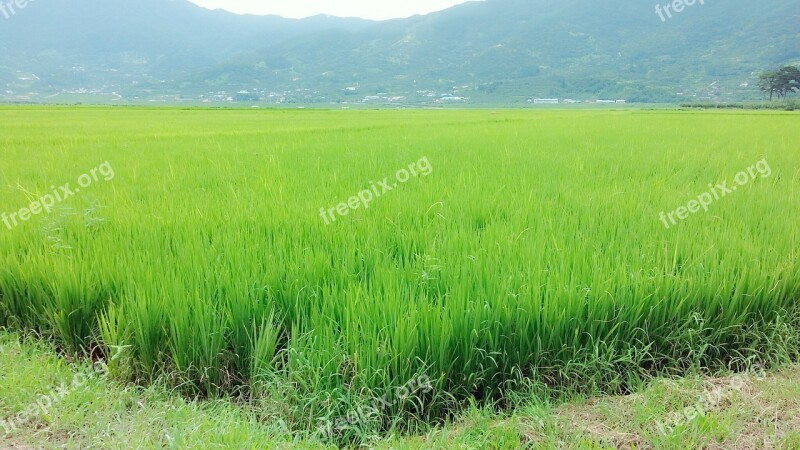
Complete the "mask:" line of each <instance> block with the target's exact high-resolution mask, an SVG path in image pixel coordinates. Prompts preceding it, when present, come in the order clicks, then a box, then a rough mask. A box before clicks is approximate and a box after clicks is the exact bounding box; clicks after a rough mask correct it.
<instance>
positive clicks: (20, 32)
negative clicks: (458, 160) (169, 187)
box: [0, 0, 800, 105]
mask: <svg viewBox="0 0 800 450" xmlns="http://www.w3.org/2000/svg"><path fill="white" fill-rule="evenodd" d="M41 5H44V3H41V2H40V3H38V4H33V3H32V4H31V5H30V6H28V7H27V8H26V9H25V10H22V11H19V12H18V13H17V14H16V15H15V16H14V17H12V18H11V19H8V20H6V21H5V22H6V23H5V24H3V25H4V27H2V28H0V51H2V53H3V54H4V55H6V57H5V58H4V60H3V61H0V82H1V83H4V84H5V89H4V90H5V91H6V93H5V97H2V96H0V100H5V101H14V100H31V101H42V98H43V97H45V96H52V95H55V97H54V98H56V100H60V99H63V98H66V97H69V95H66V94H70V93H73V95H75V94H74V92H75V91H76V90H80V89H83V90H86V91H92V90H94V91H95V92H96V93H97V94H108V93H111V92H113V93H114V94H115V95H116V96H117V99H116V100H115V101H119V102H134V103H135V102H147V101H153V100H154V99H155V100H159V101H173V102H184V101H186V102H193V101H194V102H201V103H204V102H213V103H218V102H222V103H226V102H235V101H237V100H240V101H244V102H256V103H258V102H261V103H266V104H270V103H275V104H279V103H299V104H306V103H308V104H315V103H316V104H336V105H339V104H353V103H359V104H364V103H366V104H371V103H375V104H381V105H395V104H397V105H416V104H423V105H424V104H446V103H457V104H510V105H513V104H520V103H522V104H525V103H527V102H528V101H529V100H531V99H533V98H537V97H542V98H545V97H546V98H550V97H557V98H561V99H564V98H570V97H574V98H578V99H580V100H585V99H600V98H612V99H617V98H619V99H626V100H628V101H636V102H664V101H668V102H678V101H686V100H687V99H690V100H691V99H696V100H712V101H713V100H719V101H732V100H753V99H758V98H761V94H760V93H759V92H758V90H757V88H756V87H755V85H756V81H757V80H756V78H757V73H758V72H759V71H762V70H766V69H769V68H772V67H774V66H777V65H780V64H792V63H794V64H796V63H798V62H800V47H798V46H797V45H796V43H797V42H798V38H800V30H798V27H797V26H796V23H797V19H798V18H800V4H793V3H792V2H791V1H785V0H764V2H763V3H761V4H760V5H759V6H752V5H749V3H748V2H747V1H745V0H728V1H727V2H726V3H724V4H722V3H716V2H715V3H711V1H709V0H706V2H705V4H702V5H701V4H699V3H695V5H694V6H691V7H688V6H687V7H686V8H685V9H683V10H682V11H681V12H680V13H677V12H675V13H674V14H673V15H672V17H671V18H669V19H668V20H661V19H662V17H661V16H659V15H658V13H657V11H655V10H654V8H653V7H652V6H646V5H642V4H641V3H639V2H636V1H632V0H624V1H621V2H618V3H617V4H615V5H614V6H613V7H611V6H608V5H602V4H586V2H584V1H581V0H561V1H555V0H525V1H523V0H487V1H482V2H467V3H464V4H460V5H456V6H453V7H451V8H448V9H446V10H444V11H439V12H435V13H431V14H428V15H418V16H412V17H410V18H406V19H393V20H388V21H368V20H363V19H351V18H337V17H331V16H324V15H319V16H314V17H311V18H307V19H285V18H280V17H277V16H254V15H237V14H234V13H230V12H226V11H222V10H209V9H205V8H202V7H199V6H197V5H194V4H192V3H190V2H188V1H186V0H176V1H165V0H143V1H141V2H137V3H135V4H133V3H124V2H122V1H121V0H107V1H101V0H86V1H85V2H82V3H80V4H77V6H76V5H75V4H63V3H56V4H54V5H57V6H54V5H53V4H48V7H47V8H43V7H41ZM662 16H663V14H662ZM0 20H2V19H0ZM53 23H57V24H58V23H65V24H73V27H71V28H70V27H67V26H63V27H57V28H56V29H53V27H52V25H51V24H53ZM199 30H202V33H200V32H198V31H199ZM0 94H2V90H0ZM376 97H377V98H376Z"/></svg>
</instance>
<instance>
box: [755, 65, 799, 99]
mask: <svg viewBox="0 0 800 450" xmlns="http://www.w3.org/2000/svg"><path fill="white" fill-rule="evenodd" d="M758 87H759V89H761V92H763V93H764V94H767V95H769V99H770V101H772V98H773V97H774V96H775V95H777V96H778V97H779V98H783V99H785V98H786V96H787V95H789V94H792V93H795V92H800V69H798V68H797V67H794V66H784V67H781V68H780V69H778V70H771V71H768V72H764V73H762V74H761V75H760V76H759V77H758Z"/></svg>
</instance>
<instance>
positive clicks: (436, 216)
mask: <svg viewBox="0 0 800 450" xmlns="http://www.w3.org/2000/svg"><path fill="white" fill-rule="evenodd" d="M0 118H4V119H6V120H4V121H0V123H18V122H23V121H24V122H25V123H26V124H27V127H26V128H20V129H17V128H10V127H8V126H6V127H5V128H4V129H3V130H2V131H3V133H0V148H2V152H3V162H4V163H6V164H4V165H2V166H0V213H2V212H6V213H11V212H17V211H19V210H20V209H21V208H23V207H26V206H27V205H29V204H30V201H31V198H35V197H36V195H37V194H38V193H42V192H48V189H49V187H50V186H53V185H62V184H63V183H66V182H69V181H71V180H73V181H72V183H73V184H74V183H75V182H74V180H76V179H77V177H78V176H79V175H80V174H82V173H84V172H85V171H86V170H87V169H88V168H91V167H94V166H96V165H97V164H98V163H100V162H103V161H108V162H109V163H110V164H111V165H113V167H114V169H115V173H116V176H115V177H114V179H113V180H111V181H107V182H106V181H99V182H98V183H96V184H95V185H93V186H91V187H90V188H89V189H86V190H85V192H84V191H81V192H80V193H79V194H77V195H76V196H74V197H73V198H70V199H68V200H65V201H64V202H63V203H62V204H59V205H58V209H57V210H54V211H52V212H51V213H50V214H43V215H38V216H35V217H33V218H32V219H30V220H28V221H23V222H21V223H19V224H17V225H16V226H13V227H11V228H8V227H6V226H5V224H0V326H9V327H13V328H16V329H27V330H33V331H36V332H38V333H39V334H40V335H42V336H45V337H49V338H53V339H54V340H56V341H57V342H58V343H60V344H61V345H62V347H63V348H64V349H65V350H66V351H68V352H71V353H87V352H88V353H90V354H91V355H92V357H99V356H103V357H105V358H106V359H109V358H111V357H113V356H111V355H120V356H118V358H117V359H116V360H114V361H113V363H112V364H110V367H111V369H112V370H113V371H114V372H115V373H116V374H117V376H118V377H120V378H127V379H129V380H131V381H134V382H138V383H148V382H152V381H154V380H158V379H168V380H171V382H172V383H173V384H174V385H175V386H178V387H180V389H181V391H182V392H184V393H186V394H187V395H192V396H198V395H202V396H226V395H234V396H237V397H239V398H240V399H243V400H247V401H253V402H255V403H256V404H263V405H273V406H268V407H269V408H274V409H275V410H280V412H281V414H282V415H283V416H285V417H286V418H287V420H288V422H289V423H290V424H291V426H292V427H293V428H295V429H296V430H298V431H300V432H304V433H314V430H315V429H316V427H317V426H318V423H319V421H320V419H331V418H333V419H335V418H337V417H340V416H342V415H346V414H347V413H348V411H351V410H352V409H353V408H358V407H359V406H363V405H365V404H369V403H370V402H371V400H372V399H374V398H376V397H378V398H380V397H381V396H383V395H386V394H387V393H391V392H393V391H395V390H396V389H398V388H399V387H401V386H403V385H404V384H405V383H407V382H408V381H409V380H411V379H414V378H415V377H418V376H420V375H421V374H424V375H426V376H428V377H429V378H430V379H431V380H433V390H432V392H430V393H426V394H425V395H421V396H419V397H418V398H415V399H413V401H408V402H396V403H393V404H391V405H388V406H386V407H385V408H383V409H382V410H381V415H380V417H378V418H375V420H368V421H365V422H363V423H361V425H360V426H359V427H356V429H348V430H347V431H346V432H342V433H339V434H337V435H336V436H335V437H334V439H335V440H336V441H337V442H339V443H359V442H365V441H368V440H369V436H370V435H371V434H373V433H375V432H380V431H385V430H389V429H399V430H403V429H413V428H414V427H415V423H417V422H419V421H427V422H435V421H437V420H441V419H443V418H446V417H448V416H449V415H451V414H452V413H453V412H454V411H456V410H458V409H459V408H461V407H464V406H468V405H470V404H471V403H475V404H480V405H482V406H487V407H500V408H503V407H508V406H510V405H511V404H512V403H514V401H515V400H514V398H515V396H516V394H518V392H517V390H523V391H525V390H527V389H529V388H531V386H533V387H535V389H536V392H537V396H544V395H545V394H543V393H542V392H549V393H550V395H552V396H554V397H557V396H562V395H572V394H576V393H583V394H587V393H600V392H611V393H625V392H630V391H631V390H634V389H636V387H637V386H639V385H640V384H641V382H642V380H644V379H646V378H647V377H650V376H653V375H656V374H664V375H673V374H680V373H685V372H687V371H696V370H703V371H717V370H725V369H730V368H732V369H738V368H743V367H746V366H747V365H748V364H752V363H753V362H754V361H760V362H762V363H764V364H767V365H768V364H771V363H780V362H781V361H786V360H788V359H791V358H796V357H797V353H796V345H797V343H796V341H795V338H794V336H796V334H794V333H795V332H794V331H793V330H797V329H798V327H800V324H798V320H797V309H796V308H797V305H798V304H797V299H798V295H799V294H800V261H798V258H797V248H798V243H800V229H798V224H797V223H796V222H797V221H796V220H794V217H795V215H794V212H795V211H797V210H798V207H799V206H800V189H798V188H800V184H799V183H800V171H798V169H797V168H798V167H800V154H798V153H797V151H796V148H795V144H794V143H795V142H797V141H798V140H799V138H800V131H798V130H800V127H797V121H798V120H799V119H798V117H797V116H796V115H794V114H788V113H783V112H754V111H725V112H713V113H711V112H704V111H692V112H683V111H635V110H625V111H547V112H543V111H542V112H540V111H498V112H496V113H492V112H489V111H363V112H356V111H238V110H226V111H212V110H200V109H198V110H188V111H184V110H172V109H146V108H142V109H125V110H121V109H113V108H111V109H103V108H97V109H95V108H53V109H49V108H5V109H0ZM422 157H426V158H427V159H428V161H429V162H430V163H431V166H432V168H433V170H432V172H431V173H430V175H429V176H425V177H416V178H411V179H410V180H408V181H407V182H405V183H400V184H398V186H396V187H394V188H393V189H391V190H390V191H388V192H385V193H384V194H383V195H381V196H380V197H378V198H376V199H374V201H372V203H370V205H369V207H368V208H358V209H353V210H351V211H349V213H348V214H347V215H340V216H337V217H336V220H335V221H332V222H331V223H330V224H327V223H326V222H325V221H324V220H323V219H322V218H321V217H320V207H323V208H326V207H328V205H336V204H337V203H338V202H340V201H342V199H349V198H350V197H352V196H353V195H356V194H358V193H359V192H360V191H362V190H364V189H367V188H369V187H370V186H371V185H372V184H371V183H373V182H375V181H380V180H382V179H383V178H384V177H389V180H390V181H391V177H393V176H394V174H395V172H396V171H397V170H399V169H401V168H404V167H408V165H409V164H410V163H412V162H414V161H419V160H420V158H422ZM761 160H766V161H768V162H769V165H770V167H771V175H770V176H768V177H760V176H759V177H755V178H754V179H753V180H751V181H750V182H749V183H747V184H746V185H743V186H741V187H740V188H739V189H738V190H737V191H736V192H735V193H731V194H730V195H729V196H726V197H724V198H720V199H719V200H718V201H715V202H714V203H713V204H712V205H710V207H709V210H708V211H707V212H703V211H701V212H699V213H697V214H693V215H691V216H689V217H688V218H687V219H686V220H682V221H680V222H679V223H676V224H675V225H674V226H672V227H670V228H665V227H664V225H663V224H662V222H661V221H660V220H659V213H660V212H661V211H673V210H675V209H676V208H677V207H679V206H680V205H686V204H687V202H688V201H690V200H692V199H695V198H697V196H698V195H699V194H701V193H704V192H707V191H708V190H709V184H710V183H711V184H716V183H721V182H723V181H725V180H728V181H730V180H732V179H733V178H734V177H735V176H736V174H737V173H738V172H741V171H743V170H745V169H746V168H748V167H750V166H751V165H753V164H754V163H756V162H757V161H761ZM119 352H121V353H119ZM268 397H269V398H268ZM270 399H272V400H270ZM266 407H267V406H265V408H266ZM265 414H266V413H265ZM266 416H269V417H272V412H270V413H269V414H266Z"/></svg>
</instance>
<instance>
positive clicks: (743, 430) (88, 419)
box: [0, 330, 800, 450]
mask: <svg viewBox="0 0 800 450" xmlns="http://www.w3.org/2000/svg"><path fill="white" fill-rule="evenodd" d="M0 358H2V361H3V364H2V365H0V420H7V419H8V418H9V417H13V416H15V415H16V414H18V413H19V412H20V411H22V410H24V409H26V408H29V407H30V405H31V404H32V403H33V402H35V401H36V400H37V398H38V396H39V395H41V394H44V393H48V392H50V391H51V390H52V389H53V388H54V387H55V386H57V385H59V384H60V383H62V382H63V383H69V382H70V380H72V379H74V377H75V376H76V375H77V374H80V373H90V372H91V371H92V368H91V366H90V365H89V364H88V363H86V362H78V363H77V364H75V365H72V364H67V363H65V361H64V360H63V359H62V358H59V357H57V355H56V354H55V353H54V352H53V349H52V348H51V347H49V346H47V345H42V344H41V343H37V342H33V341H30V340H24V339H23V340H22V342H20V336H19V335H17V334H13V333H7V332H4V331H2V330H0ZM726 384H732V382H731V378H719V379H709V378H700V377H689V378H686V379H676V380H666V379H663V380H655V381H654V382H652V383H650V384H649V385H648V386H643V388H642V389H641V391H639V392H637V393H636V394H635V395H631V396H627V397H609V398H601V399H592V400H577V401H573V402H571V403H567V404H563V405H559V404H555V403H549V402H540V401H535V400H534V401H528V402H523V403H521V404H520V406H519V407H518V408H516V409H515V410H514V411H513V412H509V413H498V412H496V411H492V410H491V409H488V408H479V407H473V408H470V409H468V410H467V411H465V412H464V413H463V414H462V415H460V416H459V417H457V418H455V419H454V420H453V421H451V422H449V423H447V424H445V425H444V426H441V427H432V428H430V429H426V430H424V433H420V434H419V435H418V436H400V435H398V434H397V433H394V434H392V435H389V436H386V437H384V438H378V439H371V440H369V441H368V443H369V446H370V448H376V449H386V450H389V449H393V450H413V449H451V448H492V449H508V450H511V449H518V448H530V449H543V448H545V449H586V448H631V445H634V446H635V447H636V448H655V449H674V448H704V447H707V446H714V447H715V448H723V449H727V448H730V449H734V448H757V447H759V446H770V445H771V446H772V448H780V449H786V450H793V449H796V448H797V445H798V442H800V440H798V438H800V435H799V434H798V432H797V430H798V429H800V367H798V366H791V367H787V368H783V369H782V370H780V371H777V372H775V373H771V374H769V376H768V377H766V378H765V379H756V378H754V379H752V381H749V382H748V383H746V384H745V386H744V387H743V388H742V389H741V390H740V391H738V392H732V393H731V394H730V395H726V396H725V401H721V402H719V404H718V405H715V407H714V408H713V409H709V411H708V413H707V414H706V415H705V416H704V417H702V418H698V419H696V420H693V421H690V422H687V423H686V424H685V425H684V426H683V427H682V428H680V429H676V430H675V431H674V432H673V433H671V434H669V435H666V436H664V435H661V434H658V433H656V432H655V431H654V427H655V423H656V421H658V420H661V419H663V418H664V417H665V416H667V415H668V414H670V413H672V412H675V411H681V410H682V409H683V408H684V407H685V406H689V405H692V404H694V403H695V402H696V401H697V398H698V397H700V396H702V395H705V394H706V393H707V392H708V390H709V386H712V385H713V386H724V385H726ZM282 420H283V418H281V417H276V416H271V417H270V416H264V415H263V414H262V411H261V410H259V409H258V408H255V407H254V405H251V404H247V403H237V404H232V403H230V402H227V401H186V400H183V399H181V398H180V397H179V396H176V395H174V394H172V393H171V392H170V391H169V389H165V387H163V386H161V385H160V384H159V383H157V384H156V385H155V386H151V387H148V388H146V389H142V388H134V387H130V386H127V385H124V384H121V383H118V382H115V381H113V380H111V379H109V378H108V377H103V376H100V377H96V378H95V379H93V380H92V381H91V382H88V383H86V384H84V385H83V386H81V388H80V389H74V390H71V391H70V393H69V394H68V395H66V396H65V397H64V398H63V399H61V400H59V401H57V402H55V403H53V405H52V406H51V407H50V409H49V411H48V413H47V414H36V415H34V416H33V417H32V418H31V419H30V420H28V421H27V422H25V423H19V424H18V428H17V429H16V430H14V431H13V432H12V433H10V434H6V433H5V430H4V429H3V428H2V425H0V448H4V449H5V448H11V449H16V448H20V449H24V448H37V449H51V448H52V449H56V448H58V449H64V448H66V449H73V448H74V449H78V448H98V449H128V448H132V447H134V448H284V449H290V448H292V449H293V448H297V449H315V448H319V449H322V448H332V447H330V446H328V447H326V446H325V445H323V444H322V443H320V442H317V441H315V440H314V439H310V438H304V437H302V436H298V435H296V434H292V433H290V432H289V431H288V430H287V428H286V427H285V426H284V422H282Z"/></svg>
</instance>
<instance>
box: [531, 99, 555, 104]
mask: <svg viewBox="0 0 800 450" xmlns="http://www.w3.org/2000/svg"><path fill="white" fill-rule="evenodd" d="M533 104H534V105H557V104H558V99H557V98H535V99H533Z"/></svg>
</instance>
